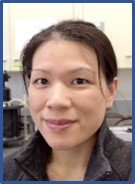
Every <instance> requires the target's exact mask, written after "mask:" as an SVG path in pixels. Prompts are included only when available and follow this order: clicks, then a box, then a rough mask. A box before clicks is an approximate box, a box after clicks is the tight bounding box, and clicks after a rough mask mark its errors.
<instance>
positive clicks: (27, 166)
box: [15, 123, 111, 180]
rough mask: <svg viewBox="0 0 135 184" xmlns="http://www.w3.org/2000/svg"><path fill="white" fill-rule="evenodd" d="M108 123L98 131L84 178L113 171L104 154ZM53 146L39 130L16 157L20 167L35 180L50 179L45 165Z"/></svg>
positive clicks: (95, 176)
mask: <svg viewBox="0 0 135 184" xmlns="http://www.w3.org/2000/svg"><path fill="white" fill-rule="evenodd" d="M108 129H109V128H108V125H107V124H106V123H103V125H102V127H101V128H100V129H99V131H98V132H97V142H96V145H95V147H94V150H93V152H92V155H91V158H90V161H89V163H88V167H87V170H86V174H85V178H84V180H96V179H98V178H100V177H102V176H103V175H104V174H105V173H106V172H111V166H110V163H109V161H108V159H107V158H106V156H105V154H104V149H103V144H104V141H105V137H106V133H107V131H108ZM50 152H51V148H50V147H49V146H48V144H47V143H46V142H45V140H44V138H43V137H42V135H41V134H40V132H39V131H37V132H36V134H35V136H34V138H32V140H31V141H30V143H28V144H27V145H26V146H25V148H23V151H21V152H20V153H19V154H17V156H16V157H15V160H16V161H17V162H18V163H19V165H20V167H21V168H22V169H23V170H24V171H25V172H26V173H27V174H28V175H29V176H30V177H32V178H33V179H35V180H48V178H47V175H45V165H47V162H48V161H49V156H50Z"/></svg>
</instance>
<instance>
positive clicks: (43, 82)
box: [34, 78, 48, 86]
mask: <svg viewBox="0 0 135 184" xmlns="http://www.w3.org/2000/svg"><path fill="white" fill-rule="evenodd" d="M34 83H35V84H36V85H38V86H46V85H48V80H47V79H42V78H41V79H37V80H35V82H34Z"/></svg>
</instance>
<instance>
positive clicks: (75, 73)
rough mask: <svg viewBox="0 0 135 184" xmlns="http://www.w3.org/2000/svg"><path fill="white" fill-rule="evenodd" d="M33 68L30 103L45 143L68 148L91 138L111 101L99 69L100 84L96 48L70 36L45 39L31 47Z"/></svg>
mask: <svg viewBox="0 0 135 184" xmlns="http://www.w3.org/2000/svg"><path fill="white" fill-rule="evenodd" d="M32 70H33V71H32V73H31V78H30V83H29V87H28V101H29V108H30V111H31V115H32V118H33V120H34V122H35V124H36V126H37V128H38V130H39V131H40V132H41V134H42V136H43V137H44V139H45V140H46V141H47V143H48V144H49V145H50V146H51V147H52V148H53V149H57V150H67V149H71V148H73V147H76V146H79V145H81V144H85V143H87V142H89V141H91V142H92V141H93V137H94V135H95V133H96V131H97V130H98V129H99V127H100V126H101V124H102V122H103V119H104V116H105V112H106V108H107V107H110V106H111V105H112V102H113V90H112V87H110V86H109V87H108V86H107V85H106V82H105V79H104V76H103V74H102V71H101V76H100V78H101V85H100V82H99V76H98V64H97V57H96V54H95V52H94V51H93V50H92V49H89V48H87V47H86V46H84V45H82V44H79V43H76V42H73V41H64V40H59V41H49V42H48V43H45V44H43V45H41V46H40V47H39V48H38V49H37V51H36V52H35V54H34V57H33V66H32ZM101 86H102V91H101Z"/></svg>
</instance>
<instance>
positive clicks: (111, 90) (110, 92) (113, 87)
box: [106, 77, 118, 109]
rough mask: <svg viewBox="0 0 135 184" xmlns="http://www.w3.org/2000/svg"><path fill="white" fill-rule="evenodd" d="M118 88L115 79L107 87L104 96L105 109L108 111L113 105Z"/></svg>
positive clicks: (116, 79)
mask: <svg viewBox="0 0 135 184" xmlns="http://www.w3.org/2000/svg"><path fill="white" fill-rule="evenodd" d="M117 86H118V78H117V77H115V78H114V79H113V82H112V83H111V84H109V85H108V86H107V95H106V108H107V109H110V108H111V107H112V105H113V102H114V99H115V95H116V91H117Z"/></svg>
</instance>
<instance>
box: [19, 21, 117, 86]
mask: <svg viewBox="0 0 135 184" xmlns="http://www.w3.org/2000/svg"><path fill="white" fill-rule="evenodd" d="M56 39H63V40H71V41H76V42H79V43H82V44H85V45H87V47H89V48H92V49H93V50H94V51H95V53H96V55H97V60H98V72H99V78H100V70H102V71H103V74H104V76H105V79H106V82H107V84H110V83H111V82H112V81H113V79H114V77H116V76H117V63H116V57H115V54H114V50H113V47H112V45H111V43H110V41H109V39H108V38H107V36H106V35H105V34H104V33H103V32H102V31H100V30H99V29H98V28H97V27H96V26H95V25H94V24H92V23H89V22H85V21H80V20H77V21H75V20H67V21H62V22H60V23H58V24H56V25H53V26H51V27H49V28H47V29H44V30H42V31H41V32H39V33H38V34H36V35H34V36H33V37H32V39H31V40H30V41H29V42H28V43H27V45H26V46H25V47H24V49H23V51H22V53H21V61H22V75H23V80H24V84H25V87H26V89H27V85H26V81H27V78H30V74H31V70H32V60H33V55H34V53H35V51H36V50H37V48H38V47H39V46H40V45H41V44H43V43H45V42H48V41H50V40H56Z"/></svg>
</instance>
